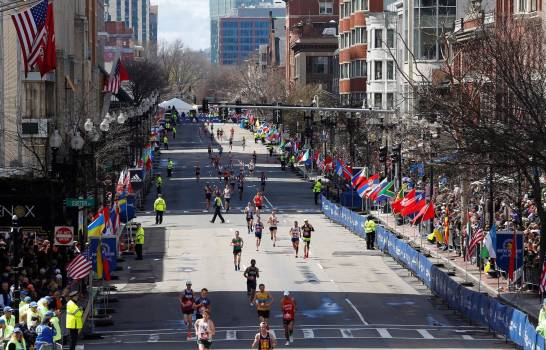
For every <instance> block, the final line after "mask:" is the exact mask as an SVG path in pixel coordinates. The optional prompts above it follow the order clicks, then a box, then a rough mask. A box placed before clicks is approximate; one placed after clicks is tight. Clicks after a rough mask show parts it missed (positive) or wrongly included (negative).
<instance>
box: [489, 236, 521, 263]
mask: <svg viewBox="0 0 546 350" xmlns="http://www.w3.org/2000/svg"><path fill="white" fill-rule="evenodd" d="M496 236H497V245H496V248H495V254H496V256H497V258H496V262H497V266H498V267H499V269H501V270H502V271H505V272H508V270H509V268H510V266H509V265H510V255H511V253H512V241H513V238H514V237H513V231H507V230H502V231H498V232H497V234H496ZM516 241H517V247H518V249H517V251H516V256H515V260H514V265H515V266H514V267H515V268H516V269H518V268H520V267H521V266H523V265H522V264H523V249H522V247H523V233H522V232H517V234H516Z"/></svg>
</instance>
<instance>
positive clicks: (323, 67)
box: [311, 57, 329, 74]
mask: <svg viewBox="0 0 546 350" xmlns="http://www.w3.org/2000/svg"><path fill="white" fill-rule="evenodd" d="M328 63H329V62H328V57H312V58H311V72H312V73H313V74H328Z"/></svg>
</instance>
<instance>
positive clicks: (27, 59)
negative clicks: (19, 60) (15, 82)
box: [11, 0, 48, 73]
mask: <svg viewBox="0 0 546 350" xmlns="http://www.w3.org/2000/svg"><path fill="white" fill-rule="evenodd" d="M47 4H48V0H42V1H40V2H39V3H38V4H37V5H36V6H33V7H31V8H29V9H26V10H25V11H23V12H19V13H17V14H15V15H12V16H11V19H12V20H13V24H15V30H16V31H17V36H18V37H19V44H20V45H21V51H22V52H23V61H24V64H25V73H26V72H28V71H29V70H30V69H32V68H33V67H34V66H35V65H36V63H37V62H38V59H39V58H40V57H41V56H42V54H43V47H44V46H45V45H47V29H46V26H45V23H46V18H47Z"/></svg>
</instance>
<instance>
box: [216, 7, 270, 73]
mask: <svg viewBox="0 0 546 350" xmlns="http://www.w3.org/2000/svg"><path fill="white" fill-rule="evenodd" d="M270 22H271V21H270V19H269V18H267V17H261V18H260V17H258V18H253V17H223V18H220V23H219V25H220V35H219V37H218V42H219V45H218V46H219V55H218V56H219V60H218V63H219V64H242V63H243V61H244V60H245V59H247V58H248V56H249V55H250V54H252V53H253V52H257V50H258V47H259V46H260V45H263V44H267V43H269V33H270V28H269V26H270Z"/></svg>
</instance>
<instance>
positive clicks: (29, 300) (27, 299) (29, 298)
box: [23, 297, 32, 303]
mask: <svg viewBox="0 0 546 350" xmlns="http://www.w3.org/2000/svg"><path fill="white" fill-rule="evenodd" d="M23 301H24V302H25V303H30V302H31V301H32V298H31V297H25V298H24V299H23Z"/></svg>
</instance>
